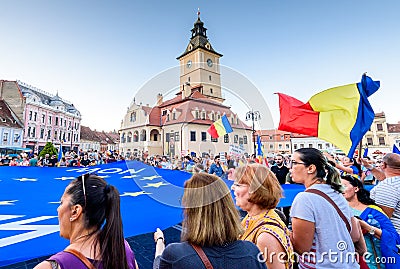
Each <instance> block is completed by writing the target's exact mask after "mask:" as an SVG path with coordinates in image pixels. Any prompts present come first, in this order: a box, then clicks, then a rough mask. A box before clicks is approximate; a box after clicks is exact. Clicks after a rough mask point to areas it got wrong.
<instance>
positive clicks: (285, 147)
mask: <svg viewBox="0 0 400 269" xmlns="http://www.w3.org/2000/svg"><path fill="white" fill-rule="evenodd" d="M256 134H257V135H259V136H260V137H261V142H262V144H263V146H264V152H265V153H274V154H277V153H280V154H290V153H292V145H291V140H290V138H291V133H290V132H286V131H280V130H277V129H274V130H261V131H257V132H256Z"/></svg>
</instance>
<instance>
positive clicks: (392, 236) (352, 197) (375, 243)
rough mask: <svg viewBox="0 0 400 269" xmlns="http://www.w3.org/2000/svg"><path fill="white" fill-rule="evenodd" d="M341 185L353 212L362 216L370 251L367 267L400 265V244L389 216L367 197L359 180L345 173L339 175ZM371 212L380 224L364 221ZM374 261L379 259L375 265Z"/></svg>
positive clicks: (388, 267)
mask: <svg viewBox="0 0 400 269" xmlns="http://www.w3.org/2000/svg"><path fill="white" fill-rule="evenodd" d="M342 184H343V186H344V187H345V189H344V191H343V196H344V198H346V200H347V201H348V203H349V205H350V207H351V209H352V210H353V213H354V215H355V216H358V217H360V219H361V221H360V224H361V228H362V230H363V235H364V239H365V242H366V243H367V250H368V253H369V254H370V257H368V259H367V260H366V262H367V264H368V266H369V268H370V269H375V268H386V269H391V268H399V266H400V255H399V253H398V249H397V246H396V245H400V236H399V234H398V233H397V231H396V229H395V228H394V226H393V224H392V222H391V221H390V219H389V218H388V217H387V216H386V215H385V213H384V212H383V211H382V209H381V208H380V207H378V206H377V205H376V204H375V202H374V200H372V199H371V198H370V197H369V191H368V190H366V189H365V188H364V186H363V184H362V183H361V181H360V180H358V179H357V178H355V177H353V176H350V175H345V176H342ZM370 215H372V218H373V219H375V220H376V221H377V222H378V223H379V226H380V227H379V228H378V227H374V226H371V225H370V224H368V223H367V221H368V219H369V217H371V216H370ZM376 261H382V262H381V264H377V263H376ZM383 265H384V266H383Z"/></svg>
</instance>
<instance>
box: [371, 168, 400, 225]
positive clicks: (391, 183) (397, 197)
mask: <svg viewBox="0 0 400 269" xmlns="http://www.w3.org/2000/svg"><path fill="white" fill-rule="evenodd" d="M371 198H372V199H374V200H375V203H376V204H378V205H382V206H386V207H389V208H393V209H394V211H393V215H392V217H391V218H390V220H391V221H392V223H393V226H394V227H395V228H396V230H397V232H398V233H400V176H395V177H389V178H386V179H384V180H383V181H381V182H380V183H379V184H378V185H377V186H375V187H374V188H373V189H372V190H371Z"/></svg>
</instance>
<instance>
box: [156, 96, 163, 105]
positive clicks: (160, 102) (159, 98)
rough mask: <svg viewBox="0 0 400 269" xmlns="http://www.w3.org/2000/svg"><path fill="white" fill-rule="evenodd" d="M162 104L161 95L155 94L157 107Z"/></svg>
mask: <svg viewBox="0 0 400 269" xmlns="http://www.w3.org/2000/svg"><path fill="white" fill-rule="evenodd" d="M162 102H163V96H162V94H161V93H159V94H157V106H159V105H161V104H162Z"/></svg>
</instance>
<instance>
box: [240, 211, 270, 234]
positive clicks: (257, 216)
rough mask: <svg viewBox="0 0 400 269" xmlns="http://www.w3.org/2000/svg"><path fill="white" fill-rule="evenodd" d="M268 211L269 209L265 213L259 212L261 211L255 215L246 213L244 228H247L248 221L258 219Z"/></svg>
mask: <svg viewBox="0 0 400 269" xmlns="http://www.w3.org/2000/svg"><path fill="white" fill-rule="evenodd" d="M268 212H269V210H267V211H266V212H265V213H264V212H261V213H258V214H257V215H254V216H250V215H247V218H246V223H245V225H246V230H247V229H248V228H249V225H250V221H253V220H259V219H261V218H263V217H265V216H267V214H268Z"/></svg>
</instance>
